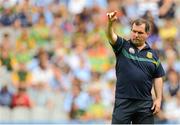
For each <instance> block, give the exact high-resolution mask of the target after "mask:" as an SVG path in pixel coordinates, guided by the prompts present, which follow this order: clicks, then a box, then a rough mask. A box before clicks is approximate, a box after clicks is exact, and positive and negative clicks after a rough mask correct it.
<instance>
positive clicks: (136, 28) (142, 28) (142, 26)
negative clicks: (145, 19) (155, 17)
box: [132, 23, 145, 31]
mask: <svg viewBox="0 0 180 125" xmlns="http://www.w3.org/2000/svg"><path fill="white" fill-rule="evenodd" d="M132 29H134V30H143V31H145V24H144V23H143V24H140V25H136V24H135V23H134V24H133V25H132Z"/></svg>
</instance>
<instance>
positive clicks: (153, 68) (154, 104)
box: [107, 11, 165, 124]
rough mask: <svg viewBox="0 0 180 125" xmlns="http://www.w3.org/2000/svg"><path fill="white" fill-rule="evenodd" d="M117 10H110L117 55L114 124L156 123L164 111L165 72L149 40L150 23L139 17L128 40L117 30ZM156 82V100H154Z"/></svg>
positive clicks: (110, 34)
mask: <svg viewBox="0 0 180 125" xmlns="http://www.w3.org/2000/svg"><path fill="white" fill-rule="evenodd" d="M116 14H117V12H116V11H114V12H110V13H107V16H108V29H107V36H108V39H109V41H110V44H111V46H112V48H113V51H114V53H115V56H116V77H117V83H116V95H115V106H114V110H113V115H112V124H129V123H133V124H153V123H154V117H153V115H154V114H156V113H158V112H159V111H160V106H161V100H162V87H163V80H162V76H164V75H165V73H164V70H163V68H162V65H161V63H160V62H159V59H158V57H157V54H156V53H155V52H154V51H153V50H152V49H151V48H150V47H149V45H148V44H147V43H146V39H147V37H148V35H149V33H150V24H149V23H148V22H147V21H146V20H144V19H137V20H135V21H133V23H132V25H131V38H130V40H125V39H123V38H121V37H119V36H117V35H116V34H115V33H114V31H113V26H112V25H113V23H114V22H115V21H116V20H117V16H116ZM153 83H154V90H155V95H156V99H155V100H152V96H151V89H152V85H153Z"/></svg>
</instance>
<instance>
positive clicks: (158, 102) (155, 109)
mask: <svg viewBox="0 0 180 125" xmlns="http://www.w3.org/2000/svg"><path fill="white" fill-rule="evenodd" d="M160 108H161V99H155V100H154V102H153V106H152V108H151V110H153V114H156V113H158V112H159V111H160Z"/></svg>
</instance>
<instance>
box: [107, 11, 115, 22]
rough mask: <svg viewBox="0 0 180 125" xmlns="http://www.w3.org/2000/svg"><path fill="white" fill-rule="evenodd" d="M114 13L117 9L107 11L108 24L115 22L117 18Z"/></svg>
mask: <svg viewBox="0 0 180 125" xmlns="http://www.w3.org/2000/svg"><path fill="white" fill-rule="evenodd" d="M116 14H117V11H113V12H110V13H107V16H108V22H109V23H110V24H112V23H113V22H115V21H116V20H117V16H116Z"/></svg>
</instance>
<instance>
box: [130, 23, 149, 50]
mask: <svg viewBox="0 0 180 125" xmlns="http://www.w3.org/2000/svg"><path fill="white" fill-rule="evenodd" d="M148 35H149V34H148V33H147V32H145V24H141V25H136V24H133V26H132V29H131V41H132V42H133V44H134V45H135V46H136V47H140V46H142V45H143V44H144V43H145V41H146V39H147V37H148Z"/></svg>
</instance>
